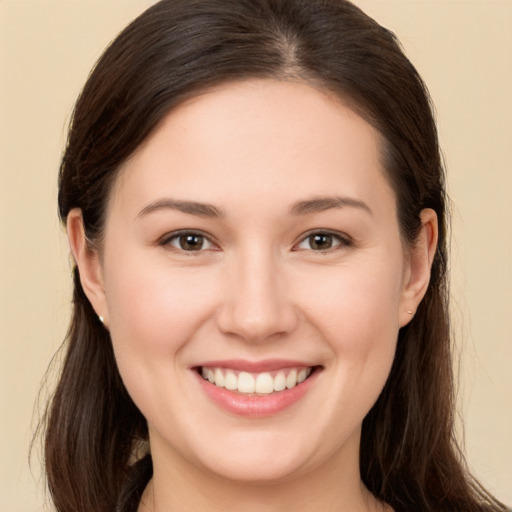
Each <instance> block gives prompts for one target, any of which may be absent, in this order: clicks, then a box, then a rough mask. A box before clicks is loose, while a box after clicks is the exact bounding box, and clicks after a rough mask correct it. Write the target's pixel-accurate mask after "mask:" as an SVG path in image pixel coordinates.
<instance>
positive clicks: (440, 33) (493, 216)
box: [0, 0, 512, 512]
mask: <svg viewBox="0 0 512 512" xmlns="http://www.w3.org/2000/svg"><path fill="white" fill-rule="evenodd" d="M150 3H152V2H150V1H149V0H146V1H143V0H138V1H128V0H117V1H113V0H110V1H107V0H88V1H77V0H61V1H56V0H55V1H51V0H39V1H35V0H34V1H28V0H11V1H9V0H0V512H37V511H41V510H43V502H44V492H43V484H42V483H41V482H40V472H39V469H38V463H37V459H36V460H35V461H34V463H33V468H32V472H33V474H32V473H31V472H30V470H29V467H28V462H27V460H28V445H29V441H30V438H31V435H32V432H33V429H34V421H35V419H36V418H37V410H36V412H35V416H33V414H34V412H33V411H34V405H35V402H36V396H37V393H38V389H39V387H40V382H41V379H42V377H43V374H44V371H45V368H46V366H47V365H48V363H49V361H50V359H51V356H52V353H53V352H54V351H55V349H56V348H57V347H58V346H59V344H60V341H61V340H62V338H63V336H64V333H65V330H66V324H67V316H68V303H69V284H68V282H69V263H68V259H67V246H66V241H65V238H64V236H63V234H62V232H61V229H60V227H59V224H58V221H57V215H56V175H57V167H58V162H59V155H60V153H61V150H62V147H63V144H64V139H65V131H66V125H67V122H68V120H69V116H70V112H71V108H72V105H73V102H74V99H75V97H76V95H77V94H78V92H79V89H80V87H81V85H82V84H83V82H84V81H85V78H86V76H87V74H88V71H89V69H90V68H91V66H92V65H93V63H94V61H95V60H96V58H97V57H98V56H99V54H100V51H101V49H102V48H103V47H104V46H105V44H106V43H107V42H108V41H109V40H110V39H111V38H112V37H113V36H114V35H115V34H116V33H117V32H118V31H119V30H120V29H121V28H122V27H123V26H124V25H125V23H126V22H128V21H129V20H130V19H131V18H132V17H134V16H135V15H136V14H138V13H139V12H140V11H142V9H143V8H144V7H145V6H147V5H149V4H150ZM356 3H357V4H358V5H360V6H361V7H363V8H365V9H366V10H367V12H368V13H370V14H372V15H373V16H374V17H376V18H377V20H378V21H380V22H381V23H383V24H385V25H387V26H388V27H390V28H392V29H393V30H394V31H395V32H396V33H397V34H398V36H399V37H400V38H401V40H402V43H403V45H404V47H405V49H406V51H407V53H408V54H409V56H410V57H411V59H412V60H413V62H414V63H415V64H416V65H417V67H418V69H419V71H420V73H421V74H422V75H423V76H424V78H425V80H426V82H427V83H428V84H429V86H430V89H431V92H432V95H433V98H434V101H435V104H436V105H437V111H438V119H439V125H440V134H441V142H442V146H443V148H444V152H445V155H446V161H447V166H448V169H449V191H450V193H451V197H452V199H453V201H454V211H453V225H454V229H453V231H454V236H453V257H452V267H453V279H452V281H453V295H454V319H455V323H456V328H455V331H456V336H457V344H458V347H459V350H460V351H461V353H462V357H461V377H462V383H461V389H460V400H459V409H460V412H461V415H462V416H463V417H464V418H465V432H466V446H467V455H468V460H469V462H470V465H471V467H472V468H473V469H474V471H475V473H476V475H477V476H478V477H479V478H480V479H481V480H482V481H483V482H484V483H485V484H486V485H488V486H489V488H490V489H491V490H493V491H494V492H495V493H496V494H497V496H498V497H500V498H501V499H502V500H504V501H505V502H506V503H507V504H509V505H510V504H512V372H510V367H511V363H512V335H511V333H512V270H511V269H512V213H511V209H510V197H511V192H512V1H511V0H496V1H491V0H475V1H469V0H439V1H435V0H424V1H421V0H358V1H357V2H356Z"/></svg>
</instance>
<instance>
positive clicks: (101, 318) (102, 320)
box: [98, 316, 105, 324]
mask: <svg viewBox="0 0 512 512" xmlns="http://www.w3.org/2000/svg"><path fill="white" fill-rule="evenodd" d="M98 318H99V319H100V322H101V323H102V324H104V323H105V319H104V318H103V317H102V316H99V317H98Z"/></svg>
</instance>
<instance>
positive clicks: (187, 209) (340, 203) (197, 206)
mask: <svg viewBox="0 0 512 512" xmlns="http://www.w3.org/2000/svg"><path fill="white" fill-rule="evenodd" d="M345 207H352V208H360V209H362V210H364V211H366V212H368V213H369V214H370V215H373V212H372V210H371V209H370V207H369V206H368V205H367V204H366V203H364V202H363V201H360V200H359V199H354V198H352V197H343V196H322V197H315V198H313V199H308V200H305V201H298V202H297V203H295V204H294V205H293V206H292V207H291V209H290V213H291V214H292V215H308V214H312V213H318V212H323V211H325V210H330V209H331V208H345ZM167 209H170V210H178V211H180V212H183V213H188V214H190V215H196V216H198V217H207V218H225V217H226V213H225V212H224V210H222V209H220V208H217V207H216V206H214V205H212V204H209V203H199V202H196V201H180V200H178V199H170V198H165V199H159V200H157V201H154V202H152V203H150V204H148V205H147V206H145V207H144V208H143V209H142V210H141V211H140V212H139V214H138V215H137V218H142V217H145V216H146V215H148V214H150V213H153V212H155V211H159V210H167Z"/></svg>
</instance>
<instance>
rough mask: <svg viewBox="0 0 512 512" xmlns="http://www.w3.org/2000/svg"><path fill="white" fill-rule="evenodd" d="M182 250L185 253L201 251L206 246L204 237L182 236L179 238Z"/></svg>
mask: <svg viewBox="0 0 512 512" xmlns="http://www.w3.org/2000/svg"><path fill="white" fill-rule="evenodd" d="M179 242H180V248H181V249H183V250H184V251H199V250H200V249H202V247H203V244H204V237H203V236H201V235H182V236H180V238H179Z"/></svg>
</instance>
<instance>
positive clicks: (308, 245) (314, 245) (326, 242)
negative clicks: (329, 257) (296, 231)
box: [297, 231, 350, 252]
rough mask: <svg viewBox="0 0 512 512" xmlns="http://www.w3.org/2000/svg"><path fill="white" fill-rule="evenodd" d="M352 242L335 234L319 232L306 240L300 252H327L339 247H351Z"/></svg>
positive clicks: (302, 243)
mask: <svg viewBox="0 0 512 512" xmlns="http://www.w3.org/2000/svg"><path fill="white" fill-rule="evenodd" d="M349 245H350V242H349V241H348V240H347V239H346V238H344V237H342V236H341V235H336V234H334V233H328V232H321V231H320V232H317V233H312V234H311V235H309V236H307V237H306V238H304V239H303V240H302V241H301V242H300V243H299V244H298V245H297V248H298V249H299V250H308V251H316V252H326V251H329V250H332V249H336V248H339V247H345V246H349Z"/></svg>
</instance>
